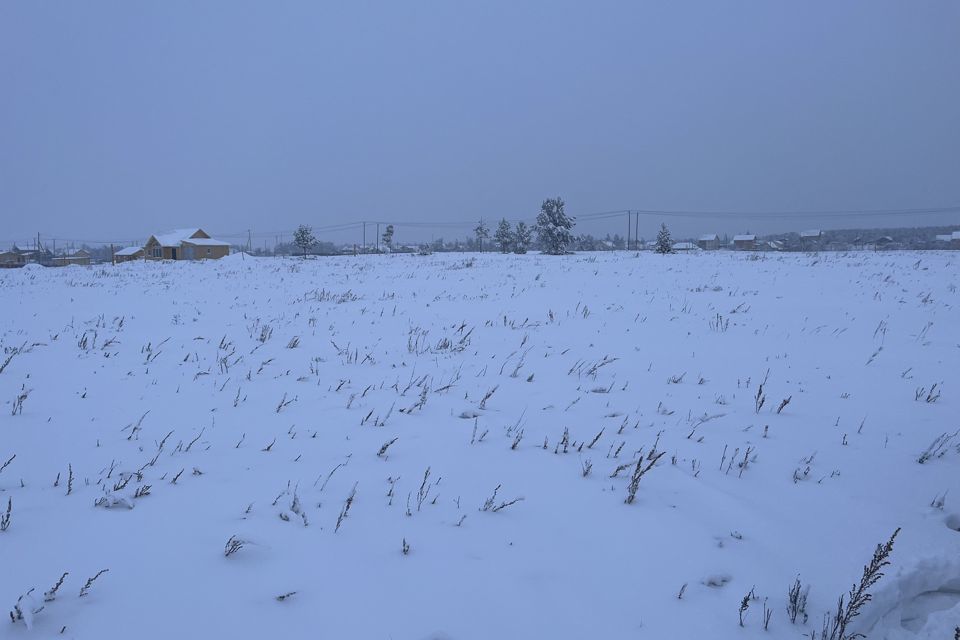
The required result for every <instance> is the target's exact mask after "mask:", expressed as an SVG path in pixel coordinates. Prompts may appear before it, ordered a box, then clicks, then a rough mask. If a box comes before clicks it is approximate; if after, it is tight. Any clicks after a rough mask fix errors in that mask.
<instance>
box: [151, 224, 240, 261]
mask: <svg viewBox="0 0 960 640" xmlns="http://www.w3.org/2000/svg"><path fill="white" fill-rule="evenodd" d="M143 252H144V255H145V256H146V258H147V259H150V260H206V259H216V258H222V257H224V256H226V255H229V254H230V243H229V242H223V241H222V240H215V239H213V238H211V237H210V236H209V235H208V234H207V232H205V231H204V230H203V229H177V230H175V231H171V232H169V233H162V234H160V235H155V236H150V239H149V240H147V244H145V245H144V247H143Z"/></svg>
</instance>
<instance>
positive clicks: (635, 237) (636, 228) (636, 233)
mask: <svg viewBox="0 0 960 640" xmlns="http://www.w3.org/2000/svg"><path fill="white" fill-rule="evenodd" d="M633 224H634V225H636V226H634V228H633V242H634V243H635V244H636V245H637V251H639V250H641V249H643V247H641V246H640V212H639V211H638V212H637V216H636V220H635V221H634V223H633Z"/></svg>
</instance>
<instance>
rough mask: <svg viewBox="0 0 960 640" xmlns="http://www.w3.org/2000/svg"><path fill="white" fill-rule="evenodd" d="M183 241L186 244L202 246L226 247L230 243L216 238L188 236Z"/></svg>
mask: <svg viewBox="0 0 960 640" xmlns="http://www.w3.org/2000/svg"><path fill="white" fill-rule="evenodd" d="M183 242H184V244H193V245H197V246H201V247H224V246H229V245H230V243H229V242H224V241H223V240H216V239H214V238H186V239H184V241H183Z"/></svg>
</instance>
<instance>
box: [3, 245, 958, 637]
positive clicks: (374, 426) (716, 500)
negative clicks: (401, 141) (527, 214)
mask: <svg viewBox="0 0 960 640" xmlns="http://www.w3.org/2000/svg"><path fill="white" fill-rule="evenodd" d="M958 273H960V254H950V253H933V252H929V253H923V254H914V253H854V254H822V255H818V256H814V255H798V254H793V255H748V254H729V253H708V254H704V255H699V256H684V255H674V256H657V255H650V254H645V255H640V256H635V255H633V254H625V253H621V254H599V255H589V254H581V255H573V256H566V257H562V258H552V257H547V256H537V255H527V256H500V255H482V256H474V257H468V256H464V255H443V256H440V255H435V256H426V257H419V256H399V255H397V256H366V257H342V258H331V259H319V260H306V261H304V260H295V259H289V260H280V259H263V260H257V259H253V258H250V257H243V256H239V255H237V256H231V257H229V258H226V259H224V260H221V261H219V262H208V263H202V264H201V263H167V264H159V263H151V264H143V263H132V264H126V265H120V266H117V267H109V266H108V267H91V268H84V267H68V268H63V269H42V268H26V269H21V270H10V271H2V272H0V301H2V313H0V342H2V346H3V351H4V353H3V356H2V358H0V366H2V365H5V366H4V368H3V370H2V371H0V399H2V401H3V410H2V414H0V465H2V464H4V463H5V462H7V461H8V460H11V461H10V462H9V464H6V466H5V467H4V468H3V469H2V471H0V515H2V514H6V513H7V505H8V503H9V504H10V505H11V509H10V511H9V524H8V526H6V527H5V528H6V530H5V531H2V532H0V606H2V607H3V611H4V616H5V617H6V614H5V612H6V611H7V610H14V607H15V605H16V603H17V599H18V597H20V596H21V594H25V593H27V592H28V590H30V589H33V591H32V592H30V595H28V596H25V597H24V598H23V599H21V600H20V604H19V611H20V613H21V614H22V616H23V619H22V620H17V621H16V622H14V623H11V622H10V621H9V620H8V621H6V622H5V623H4V624H3V626H0V637H4V638H19V637H48V636H56V635H58V634H60V633H61V631H62V636H58V637H68V638H91V639H92V638H96V639H102V638H119V637H130V638H137V639H138V640H148V639H153V638H158V639H159V638H163V639H169V638H271V637H287V638H307V637H309V638H337V639H339V638H383V639H389V638H394V639H406V638H436V639H440V638H444V639H446V638H450V639H470V638H476V639H481V638H482V639H488V638H554V639H556V638H656V639H661V638H747V637H757V638H767V637H770V638H800V637H801V636H802V635H804V634H806V635H807V636H808V637H809V635H810V633H811V632H813V631H819V629H820V628H821V626H822V621H823V616H824V614H825V613H827V612H828V610H830V609H831V608H833V607H835V606H836V601H837V598H838V596H840V595H841V594H843V593H845V592H847V591H849V590H850V587H851V585H852V584H853V583H854V582H858V581H859V579H860V577H861V572H862V569H863V566H864V565H865V564H866V563H867V562H868V561H869V560H870V558H871V555H872V554H873V552H874V549H875V547H876V545H877V544H878V543H882V542H885V541H886V540H887V539H888V538H889V537H890V536H891V534H892V533H893V532H894V531H895V530H896V529H897V528H898V527H900V528H902V531H901V532H900V534H899V536H898V537H897V539H896V544H895V546H894V551H893V554H892V564H891V565H890V566H889V567H887V568H886V576H885V577H884V578H883V579H882V580H881V581H880V582H879V583H878V584H877V585H876V587H875V588H874V589H873V591H874V599H873V601H872V602H871V603H869V604H868V605H867V606H866V607H865V608H864V609H863V611H862V613H861V615H860V616H859V617H857V618H856V619H855V623H856V629H855V630H857V631H861V632H863V633H866V634H867V635H868V636H869V637H870V638H914V637H921V638H938V639H941V640H950V639H952V638H953V633H954V627H955V626H957V625H960V435H954V434H956V432H957V430H958V429H960V380H958V372H960V293H958V291H957V285H958V284H960V278H958ZM764 380H766V382H765V384H763V387H762V391H761V392H760V395H761V396H765V400H764V401H763V403H762V406H760V407H759V408H758V407H757V405H758V404H759V401H758V391H759V390H760V384H761V383H762V382H763V381H764ZM934 384H936V387H935V388H934V387H933V385H934ZM16 398H20V400H15V399H16ZM786 400H789V402H788V403H786V405H785V406H783V407H782V410H780V409H781V405H782V404H784V402H785V401H786ZM565 434H567V435H566V439H565ZM942 434H946V435H945V436H944V437H943V438H941V436H942ZM938 438H941V439H940V440H939V441H937V439H938ZM944 439H945V441H944ZM935 441H937V442H935ZM931 443H934V444H933V447H932V450H931V451H930V453H929V454H928V455H924V452H925V451H927V450H928V448H929V447H931ZM938 443H939V446H938ZM660 454H662V455H660ZM13 456H15V457H13ZM638 460H639V461H640V469H639V472H640V473H642V472H643V471H646V473H643V475H642V476H641V477H640V478H639V482H638V483H637V484H636V485H635V489H636V492H635V499H634V500H633V501H632V502H631V503H628V502H627V500H628V496H629V492H630V486H629V485H630V483H631V478H632V477H633V476H634V474H635V473H637V461H638ZM920 460H923V462H922V463H921V462H919V461H920ZM654 462H655V464H652V466H651V463H654ZM618 469H619V470H618ZM147 487H149V489H147ZM143 493H146V495H141V494H143ZM514 501H516V502H514ZM4 518H6V515H4ZM231 539H232V540H233V545H232V546H231V545H230V544H229V543H228V541H229V540H231ZM228 551H229V552H230V553H229V554H228V553H227V552H228ZM104 569H106V570H108V571H107V572H106V573H103V574H102V575H100V577H98V578H97V579H96V580H95V581H94V582H93V583H92V584H91V585H89V587H88V588H87V589H86V591H85V595H84V596H83V597H80V596H79V594H80V591H81V588H83V587H84V585H85V584H86V583H87V581H88V579H89V578H91V577H93V576H95V575H96V574H97V573H98V572H99V571H100V570H104ZM64 572H69V575H67V576H66V578H65V580H64V581H63V584H62V586H61V587H60V588H59V589H58V590H57V591H56V593H55V594H54V595H53V596H52V599H50V600H49V601H46V602H45V601H44V600H45V598H44V592H47V591H49V590H51V588H52V587H53V586H54V585H55V584H56V583H57V581H58V579H59V578H60V577H61V575H62V574H63V573H64ZM798 576H799V578H800V580H801V584H802V585H803V587H806V586H807V585H809V586H810V591H809V598H808V602H807V607H806V609H807V615H808V616H809V619H808V621H807V622H806V624H804V620H803V618H804V616H803V615H802V614H801V615H799V616H798V619H797V620H796V623H791V622H790V620H789V619H788V615H787V611H786V605H787V591H788V588H789V587H790V585H791V584H793V583H794V581H795V579H796V578H797V577H798ZM751 589H752V590H753V594H754V596H755V597H754V598H753V599H748V600H747V604H748V605H749V606H748V608H747V610H746V611H745V612H744V614H743V625H744V626H743V627H742V628H741V625H740V612H739V610H740V608H741V603H742V601H743V600H744V596H745V595H747V594H748V593H749V592H750V591H751ZM285 594H291V595H289V596H287V597H282V596H284V595H285ZM680 595H682V597H678V596H680ZM278 597H279V598H278ZM765 606H766V608H768V609H769V610H770V611H771V612H772V613H771V617H770V620H769V626H768V629H767V630H764V607H765ZM41 607H42V609H41ZM14 617H15V618H16V617H18V616H17V615H15V616H14ZM28 627H32V629H30V630H28Z"/></svg>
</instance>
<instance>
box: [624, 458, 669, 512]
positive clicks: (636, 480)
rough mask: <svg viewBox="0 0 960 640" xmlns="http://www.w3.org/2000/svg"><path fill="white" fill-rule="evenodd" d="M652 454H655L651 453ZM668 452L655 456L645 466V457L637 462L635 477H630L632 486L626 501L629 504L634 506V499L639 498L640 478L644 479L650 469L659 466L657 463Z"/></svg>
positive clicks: (629, 488) (634, 471)
mask: <svg viewBox="0 0 960 640" xmlns="http://www.w3.org/2000/svg"><path fill="white" fill-rule="evenodd" d="M651 453H653V452H652V451H651ZM665 454H666V451H661V452H660V453H658V454H657V455H655V456H653V457H652V458H651V459H650V460H649V461H648V462H647V465H646V466H644V465H643V457H641V458H640V459H639V460H637V465H636V467H634V469H633V475H632V476H631V477H630V485H629V486H628V487H627V499H626V500H624V502H626V503H627V504H633V501H634V499H635V498H636V497H637V489H638V488H639V487H640V478H642V477H643V476H644V475H645V474H646V473H647V472H648V471H650V469H652V468H653V467H654V465H656V464H657V461H659V460H660V458H662V457H663V456H664V455H665Z"/></svg>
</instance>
